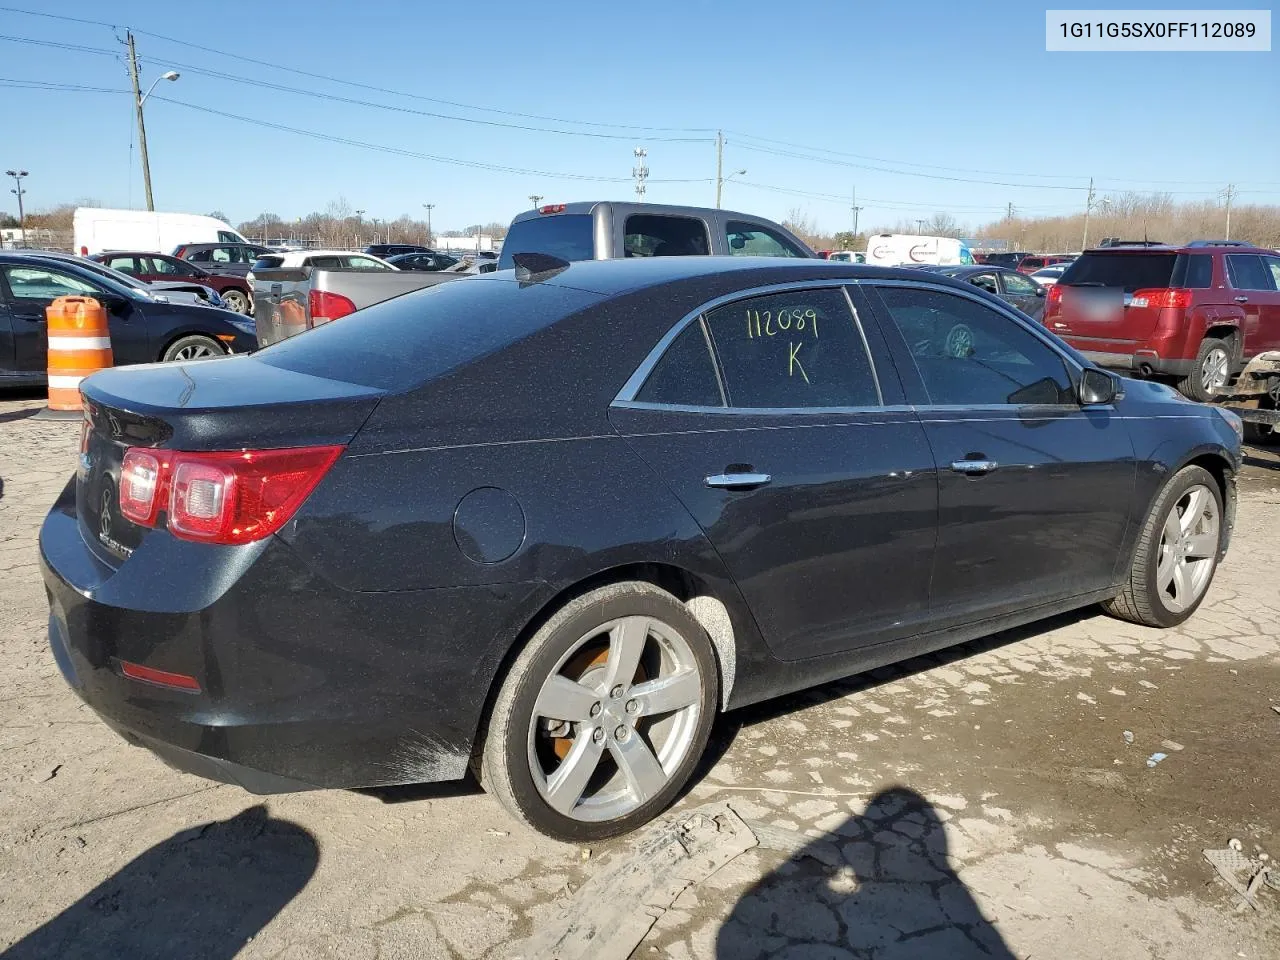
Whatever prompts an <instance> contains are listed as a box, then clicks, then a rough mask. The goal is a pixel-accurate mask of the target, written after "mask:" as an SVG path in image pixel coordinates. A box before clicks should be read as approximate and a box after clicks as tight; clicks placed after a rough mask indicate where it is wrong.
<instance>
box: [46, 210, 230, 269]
mask: <svg viewBox="0 0 1280 960" xmlns="http://www.w3.org/2000/svg"><path fill="white" fill-rule="evenodd" d="M71 223H72V230H73V233H74V238H75V251H76V253H78V254H80V255H81V256H82V257H88V256H92V255H93V254H95V253H104V252H106V251H107V250H136V251H138V252H140V253H144V252H145V253H170V252H171V251H172V250H173V248H174V247H176V246H178V245H179V244H183V243H245V242H247V241H246V240H245V238H244V237H242V236H240V234H239V233H237V232H236V231H235V230H233V229H231V227H230V226H229V225H228V224H225V223H223V222H222V221H221V220H218V219H216V218H214V217H202V216H200V215H199V214H194V213H153V212H149V211H147V210H108V209H106V208H103V207H76V212H75V215H74V217H73V218H72V222H71Z"/></svg>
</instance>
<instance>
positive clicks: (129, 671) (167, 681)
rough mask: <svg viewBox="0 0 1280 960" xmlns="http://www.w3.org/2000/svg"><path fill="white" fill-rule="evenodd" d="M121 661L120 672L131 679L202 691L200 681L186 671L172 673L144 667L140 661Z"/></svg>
mask: <svg viewBox="0 0 1280 960" xmlns="http://www.w3.org/2000/svg"><path fill="white" fill-rule="evenodd" d="M119 663H120V672H121V673H122V674H124V675H125V676H126V677H128V678H129V679H130V680H141V681H142V682H143V683H154V684H156V686H160V687H171V688H173V689H174V690H186V691H188V692H189V693H199V692H200V681H199V680H197V679H196V678H195V677H190V676H187V675H186V674H185V673H170V672H169V671H168V670H157V669H155V668H154V667H144V666H143V665H142V664H140V663H130V662H129V661H128V660H121V661H119Z"/></svg>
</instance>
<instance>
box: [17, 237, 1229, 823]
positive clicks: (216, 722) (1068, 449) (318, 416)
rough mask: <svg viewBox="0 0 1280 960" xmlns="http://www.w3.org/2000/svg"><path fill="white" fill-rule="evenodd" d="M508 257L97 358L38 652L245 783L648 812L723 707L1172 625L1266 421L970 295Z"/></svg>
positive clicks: (922, 287) (49, 570)
mask: <svg viewBox="0 0 1280 960" xmlns="http://www.w3.org/2000/svg"><path fill="white" fill-rule="evenodd" d="M515 262H516V265H517V266H516V269H515V270H514V271H511V270H508V271H502V272H498V273H495V274H492V275H490V276H487V277H480V278H474V279H471V280H468V281H467V282H465V283H449V284H442V285H440V286H437V287H433V288H431V289H429V290H425V291H422V292H419V293H413V294H409V295H407V296H403V297H399V298H397V299H395V300H392V301H389V302H386V303H383V304H379V305H377V306H374V307H371V308H369V309H367V310H363V311H360V312H359V313H358V314H356V315H354V316H352V317H349V318H346V319H344V320H341V321H338V322H335V323H332V324H328V325H326V326H323V327H320V328H317V329H315V330H313V331H310V332H308V333H306V334H305V335H303V336H298V337H294V338H291V339H289V340H285V341H283V342H281V343H279V344H277V345H275V346H272V347H269V348H267V349H265V350H261V351H259V352H258V353H256V354H254V355H253V356H250V357H243V358H232V359H229V360H225V361H221V362H219V363H213V364H169V365H165V366H161V367H153V368H149V369H140V370H132V371H131V370H110V371H106V372H103V373H100V374H98V375H96V376H94V377H91V378H90V379H89V380H87V381H86V383H85V386H84V394H85V396H86V398H87V401H88V409H87V417H88V422H89V425H90V429H89V430H87V431H86V434H85V441H84V448H83V451H82V454H81V457H80V462H79V470H78V473H77V475H76V477H75V478H74V479H73V480H72V481H71V482H70V483H68V485H67V487H66V490H65V491H64V492H63V493H62V495H61V496H60V498H59V499H58V501H57V503H56V504H55V505H54V506H53V509H52V511H51V512H50V514H49V516H48V519H47V520H46V521H45V524H44V528H43V530H42V531H41V536H40V549H41V557H42V561H43V564H44V572H45V580H46V583H47V585H48V588H49V595H50V604H51V611H50V621H49V623H50V642H51V644H52V648H53V654H54V656H55V658H56V659H57V661H58V664H59V665H60V667H61V669H62V671H63V673H64V675H65V676H66V679H67V681H68V683H70V684H71V685H72V686H73V687H74V688H75V689H76V691H77V692H78V693H79V694H80V696H82V697H83V698H84V699H85V700H86V701H87V702H88V703H89V704H90V705H91V706H92V707H93V708H94V709H95V710H96V711H97V712H98V714H99V715H100V716H101V717H102V718H103V719H104V720H105V721H106V722H107V723H109V724H110V725H111V726H112V727H114V728H115V729H116V730H118V731H119V732H120V733H121V734H122V735H123V736H124V737H125V738H127V739H128V740H129V741H131V742H133V743H136V744H141V745H144V746H146V747H148V748H150V749H151V750H153V751H155V752H156V753H157V754H159V755H160V756H161V757H163V758H165V759H166V760H167V761H168V762H170V763H172V764H173V765H175V766H177V767H179V768H181V769H185V770H190V771H194V772H196V773H200V774H203V775H205V776H208V777H214V778H218V779H223V780H229V781H233V782H237V783H240V784H242V785H243V786H245V787H246V788H248V789H250V790H254V791H259V792H264V791H274V790H291V789H304V788H309V787H356V786H369V785H374V784H395V783H411V782H420V781H430V780H444V779H451V778H459V777H462V776H464V774H465V773H466V771H467V769H468V766H469V765H471V766H473V767H474V769H476V771H477V772H478V774H479V777H480V780H481V782H482V783H483V785H484V786H485V788H486V789H488V790H490V791H491V792H492V793H493V794H494V795H495V796H496V797H497V798H498V799H499V800H500V801H501V802H502V804H503V805H504V806H505V807H506V808H507V809H508V810H509V811H510V812H511V813H512V814H513V815H514V816H515V817H517V818H519V819H521V820H523V821H525V822H527V823H529V824H531V825H532V826H533V827H535V828H536V829H538V830H540V831H542V832H544V833H546V834H549V835H551V836H554V837H560V838H565V839H570V840H579V841H581V840H588V839H595V838H600V837H605V836H609V835H613V834H617V833H620V832H623V831H627V830H630V829H632V828H634V827H636V826H637V825H639V824H641V823H643V822H645V821H646V820H648V819H649V818H651V817H653V816H654V815H655V814H657V813H658V812H660V811H661V810H662V809H663V808H664V807H666V806H667V805H668V804H669V803H670V802H671V801H672V800H673V799H674V798H675V796H676V795H677V793H678V792H679V791H680V789H681V787H682V786H683V785H684V784H685V783H686V781H687V780H688V778H689V777H690V776H691V774H692V773H693V771H694V768H695V765H696V764H697V762H698V758H699V755H700V754H701V753H702V750H703V748H704V746H705V744H706V743H707V738H708V734H709V731H710V728H711V724H712V720H713V718H714V716H715V715H716V713H717V712H719V711H721V710H725V709H732V708H734V707H738V706H742V705H744V704H750V703H753V702H756V701H760V700H763V699H765V698H768V697H775V696H778V695H780V694H785V693H788V692H790V691H794V690H797V689H800V688H803V687H807V686H810V685H813V684H818V683H822V682H824V681H827V680H831V679H833V678H836V677H841V676H845V675H848V674H851V673H856V672H859V671H863V670H867V669H870V668H873V667H877V666H880V665H883V664H886V663H889V662H892V661H896V660H900V659H903V658H906V657H911V656H915V655H918V654H922V653H925V652H927V651H930V650H935V649H938V648H940V647H945V646H947V645H949V644H954V643H957V642H960V641H964V640H968V639H970V638H973V637H976V636H979V635H982V634H987V633H991V632H993V631H996V630H1001V629H1004V628H1008V627H1012V626H1015V625H1018V624H1023V623H1027V622H1029V621H1033V620H1036V619H1039V618H1043V617H1046V616H1050V615H1052V614H1055V613H1059V612H1061V611H1065V610H1069V609H1072V608H1076V607H1082V606H1086V605H1089V604H1096V603H1101V604H1103V606H1104V607H1105V608H1106V609H1107V610H1109V611H1111V612H1112V613H1113V614H1115V615H1118V616H1121V617H1124V618H1127V619H1130V620H1134V621H1136V622H1139V623H1145V624H1148V625H1151V626H1165V627H1167V626H1173V625H1175V624H1178V623H1181V622H1182V621H1183V620H1185V619H1186V618H1187V617H1188V616H1190V615H1191V614H1192V612H1193V611H1195V609H1196V607H1197V606H1198V605H1199V604H1200V602H1201V600H1202V599H1203V598H1204V596H1205V592H1206V590H1207V589H1208V587H1209V584H1210V581H1211V580H1212V578H1213V574H1214V570H1215V568H1216V565H1217V563H1218V561H1219V559H1220V558H1221V556H1222V555H1223V553H1224V551H1225V550H1226V548H1227V543H1228V540H1229V536H1230V531H1231V525H1232V519H1233V516H1234V511H1235V476H1236V471H1237V470H1238V468H1239V464H1240V422H1239V420H1238V419H1237V418H1236V417H1235V416H1234V415H1233V414H1231V413H1229V412H1226V411H1224V410H1221V409H1220V408H1216V407H1204V406H1198V405H1196V404H1192V403H1189V402H1187V401H1185V400H1182V399H1180V398H1179V397H1178V396H1177V395H1175V394H1174V393H1173V391H1171V390H1169V389H1168V388H1166V387H1163V386H1160V385H1157V384H1152V383H1144V382H1139V381H1123V380H1119V379H1117V378H1116V377H1115V376H1113V375H1111V374H1109V373H1105V372H1103V371H1102V370H1099V369H1097V368H1095V367H1093V366H1091V365H1090V364H1089V363H1088V362H1087V361H1084V360H1083V359H1082V358H1081V357H1080V356H1079V355H1078V354H1076V353H1075V352H1074V351H1072V350H1071V349H1070V348H1068V347H1066V346H1064V345H1063V344H1062V343H1061V342H1060V341H1058V340H1057V339H1055V338H1054V337H1053V336H1052V335H1050V334H1049V333H1048V332H1047V331H1045V330H1044V329H1043V328H1040V327H1038V326H1037V325H1035V324H1034V323H1032V322H1030V321H1029V320H1028V319H1027V318H1026V317H1025V316H1023V315H1022V314H1020V313H1018V312H1017V311H1016V310H1013V309H1012V308H1010V307H1009V306H1008V305H1007V304H1005V303H1004V302H1002V301H1001V300H999V299H998V298H996V297H993V296H990V295H989V294H987V293H985V292H983V291H981V290H978V289H976V288H975V287H973V286H971V285H969V284H965V283H959V282H956V281H954V280H950V279H948V278H945V277H939V276H932V275H929V274H926V273H921V272H919V271H913V270H887V269H881V268H874V267H862V266H856V265H847V264H834V263H828V262H825V261H821V260H808V259H804V260H800V259H797V260H790V261H784V260H777V259H751V258H744V259H739V258H733V259H730V258H717V257H687V258H655V259H649V260H628V261H593V262H583V263H576V264H573V265H571V266H570V265H568V264H566V263H564V262H563V261H557V260H555V259H554V258H550V257H546V256H543V255H538V254H520V255H518V256H517V257H516V258H515Z"/></svg>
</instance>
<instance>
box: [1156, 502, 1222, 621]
mask: <svg viewBox="0 0 1280 960" xmlns="http://www.w3.org/2000/svg"><path fill="white" fill-rule="evenodd" d="M1218 527H1219V517H1218V501H1217V500H1216V499H1215V498H1214V496H1213V493H1212V491H1210V490H1209V488H1208V487H1206V486H1204V485H1203V484H1196V485H1195V486H1193V487H1190V488H1188V489H1187V491H1186V492H1185V493H1183V495H1182V496H1181V497H1179V498H1178V500H1177V502H1176V503H1175V504H1174V505H1173V509H1172V510H1170V511H1169V515H1168V516H1167V517H1166V518H1165V522H1164V528H1163V530H1162V531H1161V534H1160V550H1159V552H1158V554H1157V557H1158V559H1157V561H1156V588H1157V593H1158V595H1159V597H1160V602H1161V603H1162V604H1163V605H1164V607H1165V609H1167V610H1168V611H1170V612H1171V613H1178V612H1180V611H1182V610H1185V609H1187V608H1188V607H1190V606H1191V605H1192V604H1194V603H1195V602H1196V601H1197V600H1199V599H1200V595H1201V594H1202V593H1204V591H1205V588H1206V587H1207V586H1208V584H1209V579H1210V578H1211V577H1212V576H1213V568H1214V565H1215V564H1216V563H1217V560H1218V544H1219V536H1218Z"/></svg>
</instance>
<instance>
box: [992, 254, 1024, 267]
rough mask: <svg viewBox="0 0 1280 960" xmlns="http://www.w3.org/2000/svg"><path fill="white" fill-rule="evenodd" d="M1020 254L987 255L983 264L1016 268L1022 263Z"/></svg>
mask: <svg viewBox="0 0 1280 960" xmlns="http://www.w3.org/2000/svg"><path fill="white" fill-rule="evenodd" d="M1022 257H1023V255H1022V254H1021V253H988V254H987V257H986V259H985V260H984V261H983V263H989V264H991V265H993V266H997V267H1016V266H1017V265H1018V264H1019V263H1021V262H1022Z"/></svg>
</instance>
